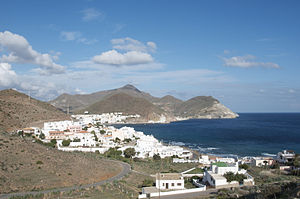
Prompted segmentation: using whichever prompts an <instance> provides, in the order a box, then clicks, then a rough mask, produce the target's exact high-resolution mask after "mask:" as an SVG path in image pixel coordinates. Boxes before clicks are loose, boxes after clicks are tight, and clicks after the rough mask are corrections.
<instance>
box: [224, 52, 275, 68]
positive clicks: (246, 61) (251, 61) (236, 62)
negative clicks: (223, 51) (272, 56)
mask: <svg viewBox="0 0 300 199" xmlns="http://www.w3.org/2000/svg"><path fill="white" fill-rule="evenodd" d="M222 59H223V61H224V65H225V66H233V67H240V68H251V67H265V68H280V66H279V65H278V64H275V63H271V62H256V61H255V59H256V57H255V56H253V55H246V56H236V57H230V58H225V57H224V58H222Z"/></svg>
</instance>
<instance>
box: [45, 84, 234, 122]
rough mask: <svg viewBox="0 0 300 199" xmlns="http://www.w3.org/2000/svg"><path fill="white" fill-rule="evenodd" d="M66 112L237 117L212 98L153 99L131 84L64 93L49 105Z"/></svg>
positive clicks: (172, 118)
mask: <svg viewBox="0 0 300 199" xmlns="http://www.w3.org/2000/svg"><path fill="white" fill-rule="evenodd" d="M50 103H51V104H52V105H54V106H56V107H57V108H59V109H61V110H63V111H66V110H67V107H68V106H69V107H70V110H71V112H73V113H83V112H84V111H89V112H90V113H104V112H116V111H117V112H124V113H128V114H132V113H134V114H139V115H141V116H142V118H141V119H142V121H143V122H144V121H148V120H155V121H157V120H160V119H161V118H166V119H167V121H175V120H178V119H190V118H208V119H210V118H235V117H237V116H238V115H237V114H236V113H234V112H232V111H231V110H230V109H228V108H227V107H225V106H224V105H223V104H221V103H220V102H219V101H218V100H217V99H215V98H213V97H211V96H198V97H194V98H192V99H190V100H187V101H182V100H180V99H177V98H175V97H173V96H171V95H167V96H164V97H162V98H158V97H153V96H151V95H150V94H149V93H145V92H143V91H140V90H139V89H137V88H135V87H134V86H132V85H126V86H124V87H121V88H118V89H113V90H107V91H100V92H96V93H92V94H86V95H68V94H63V95H61V96H59V97H58V98H56V99H54V100H53V101H51V102H50Z"/></svg>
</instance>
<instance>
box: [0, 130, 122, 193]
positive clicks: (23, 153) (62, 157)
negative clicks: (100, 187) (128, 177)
mask: <svg viewBox="0 0 300 199" xmlns="http://www.w3.org/2000/svg"><path fill="white" fill-rule="evenodd" d="M0 157H1V159H0V176H1V178H0V193H8V192H18V191H29V190H43V189H50V188H56V187H67V186H72V185H80V184H89V183H93V182H98V181H101V180H103V179H107V178H109V177H111V176H114V175H115V174H117V173H119V172H120V171H121V167H120V165H119V164H117V163H112V162H109V161H105V160H103V159H100V158H97V157H96V156H95V155H94V154H91V155H89V154H83V153H68V152H62V151H58V150H56V149H53V148H47V147H45V146H43V145H40V144H37V143H32V141H31V140H30V139H29V138H26V139H22V138H20V137H12V136H8V135H7V134H4V133H0Z"/></svg>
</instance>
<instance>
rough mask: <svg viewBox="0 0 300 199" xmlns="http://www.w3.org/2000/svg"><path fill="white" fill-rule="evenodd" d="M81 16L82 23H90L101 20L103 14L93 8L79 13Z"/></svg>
mask: <svg viewBox="0 0 300 199" xmlns="http://www.w3.org/2000/svg"><path fill="white" fill-rule="evenodd" d="M81 13H82V14H83V16H82V20H83V21H92V20H96V19H103V17H104V16H103V14H102V13H101V12H99V11H98V10H96V9H95V8H87V9H84V10H82V11H81Z"/></svg>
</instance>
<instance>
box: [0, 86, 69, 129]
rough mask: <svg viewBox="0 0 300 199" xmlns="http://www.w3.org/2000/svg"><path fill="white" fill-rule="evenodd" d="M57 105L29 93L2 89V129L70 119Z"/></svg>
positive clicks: (0, 111)
mask: <svg viewBox="0 0 300 199" xmlns="http://www.w3.org/2000/svg"><path fill="white" fill-rule="evenodd" d="M68 118H69V117H67V115H66V114H65V113H63V112H62V111H60V110H58V109H57V108H56V107H54V106H52V105H50V104H48V103H46V102H41V101H39V100H36V99H33V98H30V97H29V96H28V95H25V94H23V93H20V92H18V91H15V90H12V89H8V90H2V91H0V129H2V130H7V131H8V130H15V129H17V128H23V127H26V126H29V125H30V124H31V123H32V122H37V121H43V120H51V119H58V120H62V119H68Z"/></svg>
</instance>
